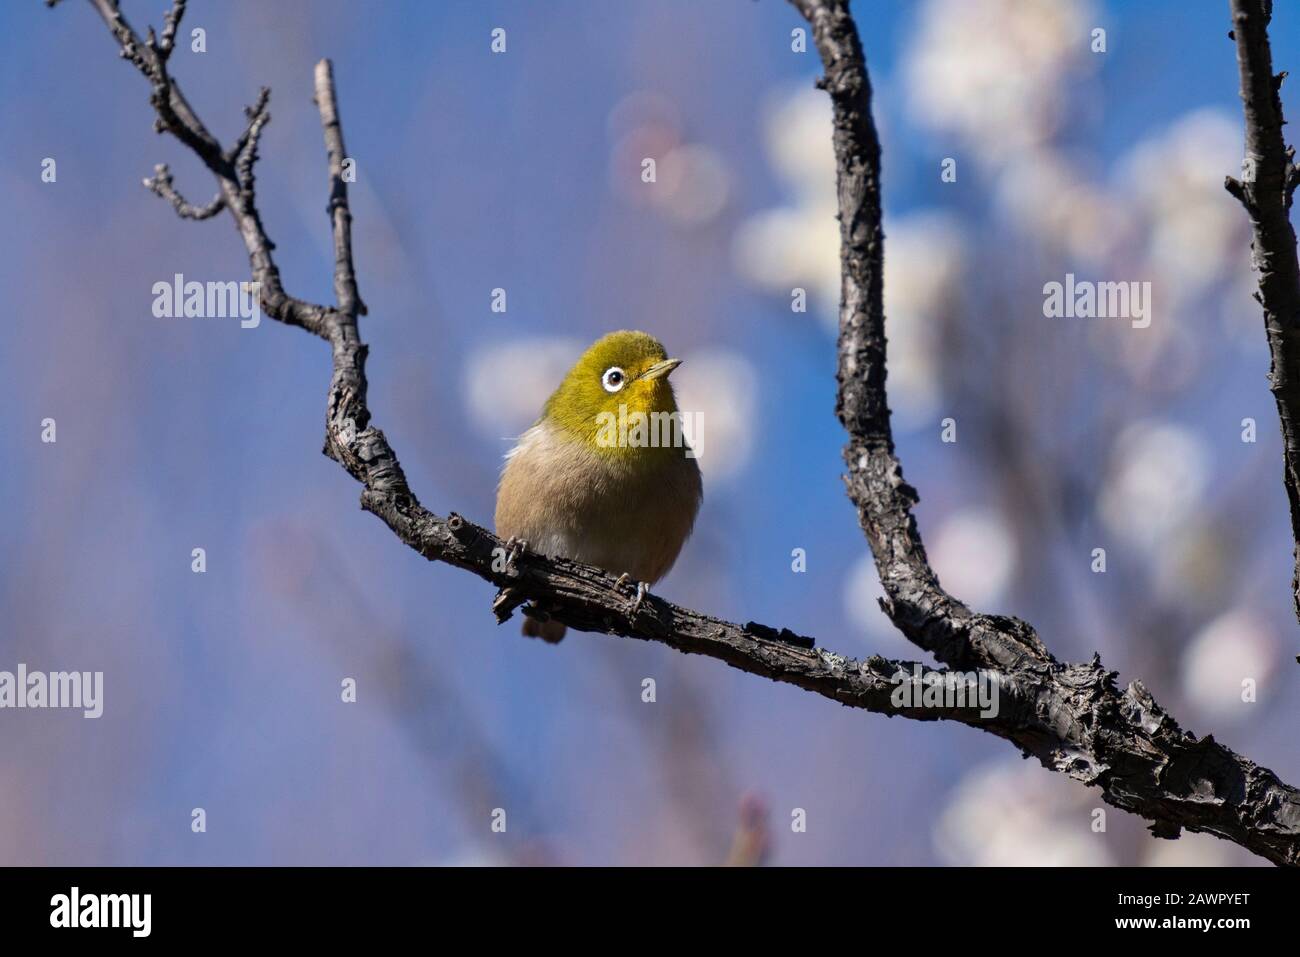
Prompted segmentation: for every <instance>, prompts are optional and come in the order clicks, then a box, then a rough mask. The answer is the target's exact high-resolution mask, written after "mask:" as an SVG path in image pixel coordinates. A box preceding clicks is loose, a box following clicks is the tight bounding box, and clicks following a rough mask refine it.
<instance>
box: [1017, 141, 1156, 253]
mask: <svg viewBox="0 0 1300 957" xmlns="http://www.w3.org/2000/svg"><path fill="white" fill-rule="evenodd" d="M996 189H997V192H996V197H997V203H998V206H999V207H1000V208H1001V210H1002V211H1003V212H1004V213H1005V214H1006V215H1007V216H1008V218H1009V219H1010V220H1011V222H1012V224H1013V225H1014V226H1015V227H1016V228H1018V229H1019V230H1021V231H1022V232H1023V233H1025V234H1026V235H1028V236H1032V237H1034V238H1035V239H1036V240H1038V241H1039V242H1041V243H1043V244H1045V245H1047V246H1048V247H1049V248H1051V249H1054V250H1057V251H1059V252H1060V253H1061V254H1064V255H1066V256H1068V257H1069V258H1070V261H1071V262H1072V263H1073V264H1076V266H1077V265H1089V264H1096V263H1103V262H1105V261H1106V259H1107V257H1108V256H1110V255H1112V254H1113V253H1114V252H1115V250H1116V249H1118V248H1119V247H1120V246H1121V245H1122V244H1123V243H1124V242H1125V240H1126V239H1127V238H1128V237H1129V235H1130V234H1131V233H1132V232H1133V229H1134V225H1135V224H1134V219H1133V216H1132V214H1131V213H1130V212H1129V211H1128V210H1127V209H1126V208H1125V206H1124V204H1123V203H1121V202H1120V201H1119V199H1118V198H1116V197H1115V196H1113V195H1111V194H1110V193H1108V192H1106V191H1105V190H1104V189H1101V188H1099V187H1097V186H1096V185H1094V184H1092V183H1090V182H1088V181H1087V180H1086V179H1084V177H1083V176H1082V175H1081V174H1080V172H1079V171H1078V169H1077V168H1075V167H1074V166H1073V165H1072V164H1071V163H1069V162H1068V161H1067V160H1066V158H1065V157H1064V156H1062V155H1061V154H1059V153H1057V152H1056V151H1055V150H1053V149H1051V148H1040V149H1026V150H1022V151H1020V152H1018V153H1016V154H1015V155H1013V156H1008V157H1006V164H1005V165H1004V166H1003V167H1002V168H1001V171H1000V173H999V174H998V177H997V186H996Z"/></svg>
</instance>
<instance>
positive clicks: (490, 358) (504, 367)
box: [465, 338, 583, 439]
mask: <svg viewBox="0 0 1300 957" xmlns="http://www.w3.org/2000/svg"><path fill="white" fill-rule="evenodd" d="M582 349H583V346H582V343H580V342H577V341H576V340H573V339H561V338H550V339H525V340H521V341H518V342H508V343H503V344H501V345H495V346H491V347H489V348H487V349H482V350H480V351H479V352H477V353H476V354H475V355H473V356H472V357H471V358H470V360H469V362H468V363H467V366H466V373H465V406H466V408H467V409H468V411H469V416H470V421H471V422H473V424H474V425H475V426H476V427H477V428H478V429H479V430H480V431H482V432H483V433H484V435H486V436H487V437H488V438H491V439H513V438H515V437H516V436H518V435H519V434H520V433H522V432H523V431H524V430H525V429H527V428H528V427H529V426H530V425H532V424H533V423H534V422H536V421H537V416H538V415H539V414H540V413H541V411H542V405H543V404H544V403H545V402H546V400H547V398H548V397H549V396H550V394H551V393H552V392H553V391H554V390H555V387H556V386H557V385H559V384H560V380H561V379H563V378H564V374H565V373H566V372H568V371H569V367H570V366H572V365H573V363H574V362H576V361H577V359H578V356H580V355H582Z"/></svg>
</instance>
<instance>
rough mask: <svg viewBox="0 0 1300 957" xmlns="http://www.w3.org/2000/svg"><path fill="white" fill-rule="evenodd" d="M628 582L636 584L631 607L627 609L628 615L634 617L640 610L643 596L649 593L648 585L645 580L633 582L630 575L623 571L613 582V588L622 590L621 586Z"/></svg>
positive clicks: (643, 599)
mask: <svg viewBox="0 0 1300 957" xmlns="http://www.w3.org/2000/svg"><path fill="white" fill-rule="evenodd" d="M629 583H633V584H635V585H636V597H635V598H633V599H632V607H631V609H629V611H628V617H630V618H635V617H636V616H637V615H638V614H639V613H640V611H641V603H642V602H643V601H645V596H646V595H648V594H650V586H649V585H647V584H646V583H645V582H634V581H633V578H632V576H631V575H629V574H628V573H627V572H624V573H623V574H621V575H619V576H618V581H616V582H614V588H615V589H616V590H618V591H622V590H623V586H624V585H626V584H629Z"/></svg>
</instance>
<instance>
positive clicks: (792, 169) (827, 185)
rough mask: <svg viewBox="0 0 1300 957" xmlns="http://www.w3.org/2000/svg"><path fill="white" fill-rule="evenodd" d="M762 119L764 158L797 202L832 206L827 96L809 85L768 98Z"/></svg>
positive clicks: (832, 153)
mask: <svg viewBox="0 0 1300 957" xmlns="http://www.w3.org/2000/svg"><path fill="white" fill-rule="evenodd" d="M765 112H766V114H767V116H766V120H765V122H764V132H765V134H766V143H767V152H768V157H769V158H770V159H771V161H772V165H773V166H775V167H776V170H777V172H778V173H780V174H781V175H782V176H784V177H785V179H786V181H787V182H788V183H789V184H790V185H791V186H793V187H794V188H795V190H796V191H797V192H798V194H799V199H800V202H801V203H803V204H804V205H809V206H822V207H825V208H828V209H832V210H833V209H834V208H835V200H836V197H835V150H834V148H833V147H832V145H831V98H830V97H829V96H827V95H826V94H825V93H823V92H822V91H821V90H818V89H816V88H814V87H811V86H805V85H800V86H799V88H798V89H797V90H795V91H793V92H791V93H788V94H786V95H784V96H780V97H776V98H772V99H771V100H770V102H769V105H768V107H767V108H766V110H765Z"/></svg>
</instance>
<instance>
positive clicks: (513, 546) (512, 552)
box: [506, 535, 528, 568]
mask: <svg viewBox="0 0 1300 957" xmlns="http://www.w3.org/2000/svg"><path fill="white" fill-rule="evenodd" d="M527 551H528V543H527V542H526V541H524V540H523V539H522V538H515V537H514V536H513V535H511V536H510V538H508V539H507V540H506V568H513V567H514V564H515V561H516V560H517V559H519V558H520V557H521V556H522V555H523V554H524V553H525V552H527Z"/></svg>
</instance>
